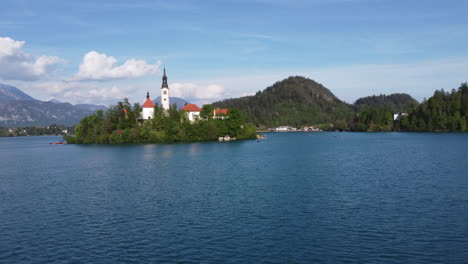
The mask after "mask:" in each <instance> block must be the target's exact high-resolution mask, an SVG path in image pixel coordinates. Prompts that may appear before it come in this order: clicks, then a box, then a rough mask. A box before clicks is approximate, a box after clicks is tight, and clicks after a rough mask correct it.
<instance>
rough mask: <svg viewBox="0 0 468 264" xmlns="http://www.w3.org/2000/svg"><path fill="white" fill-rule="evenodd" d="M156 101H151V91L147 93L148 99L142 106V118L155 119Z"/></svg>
mask: <svg viewBox="0 0 468 264" xmlns="http://www.w3.org/2000/svg"><path fill="white" fill-rule="evenodd" d="M153 115H154V103H153V101H151V98H150V95H149V92H147V93H146V101H145V103H144V104H143V106H142V111H141V119H153Z"/></svg>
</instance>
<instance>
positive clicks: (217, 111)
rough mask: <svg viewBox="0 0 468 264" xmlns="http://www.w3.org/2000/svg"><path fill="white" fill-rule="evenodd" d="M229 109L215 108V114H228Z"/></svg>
mask: <svg viewBox="0 0 468 264" xmlns="http://www.w3.org/2000/svg"><path fill="white" fill-rule="evenodd" d="M227 113H228V110H227V109H219V108H218V109H215V110H214V114H215V115H227Z"/></svg>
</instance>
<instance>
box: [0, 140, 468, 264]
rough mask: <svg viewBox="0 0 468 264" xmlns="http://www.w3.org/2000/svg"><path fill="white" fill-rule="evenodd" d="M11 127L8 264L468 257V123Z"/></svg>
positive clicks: (3, 206) (4, 179)
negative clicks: (453, 130) (214, 133)
mask: <svg viewBox="0 0 468 264" xmlns="http://www.w3.org/2000/svg"><path fill="white" fill-rule="evenodd" d="M58 139H59V138H58V137H22V138H0V165H1V172H0V262H2V263H70V262H72V263H117V262H125V263H161V262H183V263H199V262H203V263H466V261H467V259H468V247H467V245H468V134H448V133H447V134H443V133H441V134H431V133H425V134H418V133H407V134H405V133H284V134H268V139H266V140H261V141H260V142H259V143H257V141H255V140H254V141H242V142H236V143H218V142H213V143H196V144H162V145H118V146H106V145H49V144H47V143H48V142H54V141H57V140H58Z"/></svg>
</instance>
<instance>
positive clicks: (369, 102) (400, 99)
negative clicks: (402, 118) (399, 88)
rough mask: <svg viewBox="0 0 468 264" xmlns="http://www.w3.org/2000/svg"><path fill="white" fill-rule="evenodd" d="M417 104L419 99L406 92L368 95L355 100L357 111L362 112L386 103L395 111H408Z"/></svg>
mask: <svg viewBox="0 0 468 264" xmlns="http://www.w3.org/2000/svg"><path fill="white" fill-rule="evenodd" d="M417 104H418V101H416V100H415V99H414V98H413V97H411V96H410V95H409V94H405V93H394V94H390V95H385V94H381V95H372V96H366V97H362V98H359V99H357V100H356V102H354V106H355V107H356V111H357V112H361V111H362V110H363V109H365V108H366V107H378V106H382V105H386V106H387V108H389V110H391V111H393V113H398V112H406V111H408V109H410V108H411V107H413V106H415V105H417Z"/></svg>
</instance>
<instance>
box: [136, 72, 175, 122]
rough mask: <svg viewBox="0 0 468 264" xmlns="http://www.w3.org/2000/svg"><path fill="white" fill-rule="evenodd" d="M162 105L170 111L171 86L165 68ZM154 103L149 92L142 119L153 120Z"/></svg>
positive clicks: (143, 107)
mask: <svg viewBox="0 0 468 264" xmlns="http://www.w3.org/2000/svg"><path fill="white" fill-rule="evenodd" d="M161 105H162V108H163V109H164V110H166V111H167V110H169V106H170V102H169V85H168V84H167V75H166V68H164V74H163V77H162V84H161ZM154 106H155V104H154V102H153V101H152V100H151V98H150V94H149V92H147V93H146V101H145V102H144V103H143V106H142V111H141V119H153V116H154Z"/></svg>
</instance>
